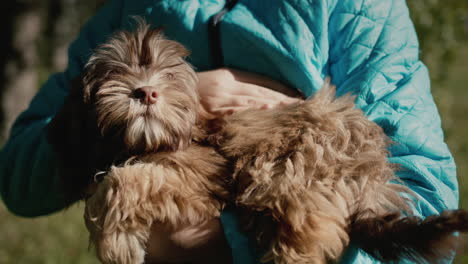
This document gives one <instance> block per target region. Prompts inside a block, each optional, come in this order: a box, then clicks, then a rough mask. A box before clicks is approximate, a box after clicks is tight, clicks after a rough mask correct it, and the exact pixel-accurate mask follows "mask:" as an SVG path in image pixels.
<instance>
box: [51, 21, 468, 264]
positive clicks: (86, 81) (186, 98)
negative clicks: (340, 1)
mask: <svg viewBox="0 0 468 264" xmlns="http://www.w3.org/2000/svg"><path fill="white" fill-rule="evenodd" d="M140 23H141V24H140V26H139V28H138V30H137V31H136V33H129V32H120V33H118V34H116V35H115V36H114V37H113V38H112V39H110V41H109V42H108V43H107V44H104V45H103V46H101V47H100V48H99V49H98V50H97V51H96V52H95V54H94V55H93V56H92V57H91V59H90V61H89V63H88V64H87V66H86V68H85V74H84V77H83V78H82V79H81V80H82V82H81V86H82V87H84V88H83V89H82V90H81V91H82V92H81V93H80V92H77V93H76V94H73V93H72V95H71V99H70V100H72V101H74V100H78V101H81V102H79V103H70V104H69V107H68V109H67V106H68V105H67V106H66V107H65V110H62V112H61V113H60V114H59V115H58V117H57V118H56V119H55V120H54V122H53V125H52V126H51V135H57V134H60V132H57V131H61V130H60V129H61V128H63V127H64V125H63V124H62V123H65V124H68V125H65V127H69V126H70V125H69V123H70V122H68V120H66V117H67V114H70V115H74V114H77V115H78V116H79V115H82V116H84V118H83V117H81V119H80V120H83V122H85V123H86V127H85V129H89V130H90V131H89V132H87V133H84V134H85V135H88V133H89V136H85V139H86V140H85V143H86V144H84V145H85V146H84V147H83V148H86V147H88V148H89V149H88V152H93V151H94V152H96V153H97V154H93V158H94V157H97V158H96V159H97V160H98V162H97V161H90V162H89V163H85V166H86V167H89V168H87V170H86V173H90V174H89V175H93V173H91V172H93V170H97V169H102V168H104V169H105V168H106V166H109V165H110V164H112V163H115V164H117V166H112V167H110V168H108V169H106V172H105V176H104V178H103V181H102V182H101V183H99V184H97V186H96V185H95V188H94V190H92V193H93V195H91V196H90V197H89V198H88V199H87V200H86V209H85V220H86V225H87V227H88V229H89V231H90V239H91V242H92V243H93V244H95V245H96V248H97V254H98V257H99V259H100V260H101V261H102V262H104V263H142V262H143V261H144V258H145V247H146V243H147V239H148V237H149V234H150V231H151V225H152V224H153V223H157V222H160V223H165V224H166V225H169V226H180V225H187V224H189V225H190V224H197V223H203V222H206V221H210V220H212V219H214V218H216V217H218V216H219V214H220V211H221V210H222V208H223V207H224V205H225V204H226V202H228V201H229V200H231V201H232V202H234V203H236V204H237V205H238V206H239V207H240V208H241V209H243V213H242V216H243V218H244V219H245V223H246V228H247V229H249V227H250V230H255V232H256V235H257V238H258V240H259V248H260V250H261V251H265V252H266V254H265V256H264V260H265V261H267V260H273V261H274V262H275V263H325V262H326V261H330V260H332V261H335V260H337V259H338V258H339V257H340V256H341V254H342V252H343V250H344V249H345V247H346V246H347V245H348V243H349V241H350V240H351V239H355V240H356V242H358V244H359V245H360V246H361V247H363V248H364V249H365V250H366V251H368V252H369V253H371V254H372V255H374V256H376V257H377V258H380V259H382V260H385V261H388V260H397V259H399V258H401V257H409V258H411V259H413V260H415V261H418V262H420V261H422V259H426V260H428V261H431V262H434V261H436V260H440V259H443V258H445V257H447V256H448V255H450V253H451V250H452V249H453V247H452V246H453V243H452V241H454V240H455V237H454V236H453V234H452V233H453V231H456V230H460V231H464V230H466V229H468V222H467V219H468V214H467V213H465V212H463V211H455V212H447V213H446V214H445V215H443V216H435V217H432V218H428V219H427V220H424V221H422V220H420V219H418V218H414V217H405V216H404V215H405V214H408V215H410V214H411V211H410V208H409V205H408V202H409V201H408V200H406V199H405V198H403V196H401V193H406V194H408V195H411V192H410V190H409V189H408V188H406V187H405V186H404V185H402V184H401V183H397V182H398V179H397V178H396V177H395V174H394V170H395V168H394V166H393V165H391V164H389V163H388V161H387V155H388V151H387V146H388V144H389V140H388V139H387V137H386V136H385V134H384V133H383V131H382V129H381V128H380V127H379V126H378V125H376V124H375V123H373V122H371V121H369V120H368V119H367V118H366V117H365V116H364V115H363V113H362V112H361V111H360V110H358V109H356V108H355V107H354V103H353V101H354V98H353V97H351V96H344V97H341V98H335V93H334V88H333V87H331V86H330V85H329V82H326V85H325V86H324V87H323V88H322V89H321V90H320V91H319V92H318V93H317V94H316V95H315V97H314V98H313V99H310V100H306V101H304V102H301V103H296V104H292V105H289V106H285V107H282V108H278V109H271V110H254V109H253V110H247V111H243V112H239V113H235V114H233V115H231V116H229V117H226V118H225V119H224V120H222V121H219V122H218V125H219V127H218V128H217V129H216V131H211V132H210V135H209V136H208V137H207V136H206V134H207V133H208V131H207V127H206V125H207V120H206V116H205V115H203V114H202V113H203V111H202V110H201V108H200V106H199V102H198V95H197V91H196V81H197V80H196V75H195V73H194V71H193V69H192V68H191V67H190V65H189V64H187V63H186V62H185V61H184V60H183V57H184V56H186V55H187V51H186V50H185V49H184V48H183V47H182V46H181V45H180V44H178V43H176V42H174V41H170V40H167V39H165V38H163V37H162V35H161V34H160V33H159V32H158V31H154V30H150V29H149V27H148V26H147V25H144V24H143V23H142V22H140ZM80 96H82V97H80ZM75 106H76V107H77V108H78V109H82V110H79V111H76V110H73V109H75ZM83 109H84V110H83ZM67 122H68V123H67ZM71 123H73V122H71ZM87 123H91V124H89V125H87ZM54 131H55V133H54ZM63 138H66V137H62V139H63ZM205 144H209V145H205ZM90 146H91V147H90ZM75 147H80V146H75ZM56 149H57V150H58V151H66V149H63V148H60V147H57V148H56ZM215 149H217V151H219V152H217V151H215ZM109 150H112V151H109ZM79 153H80V155H86V149H83V152H82V153H81V152H79ZM219 153H221V155H220V154H219ZM116 156H117V158H116ZM86 157H87V156H86ZM76 158H77V159H79V158H80V157H79V155H77V157H76ZM82 159H84V157H82ZM120 160H127V161H126V162H124V163H119V162H120ZM69 163H70V162H69ZM119 164H120V165H119ZM75 166H76V165H75ZM231 166H232V167H231ZM89 175H88V174H85V175H83V176H82V178H84V179H85V180H82V181H81V182H83V183H86V184H87V185H89V184H90V178H92V177H90V176H89ZM231 175H233V176H232V177H231ZM65 181H67V180H65ZM230 182H233V183H234V185H235V186H234V187H235V191H232V190H231V189H230V188H229V187H230V186H229V185H230V184H229V183H230ZM86 184H84V185H83V186H85V185H86ZM83 186H79V187H78V188H81V187H83ZM78 193H81V194H82V193H83V191H82V190H81V191H79V192H78ZM230 197H234V198H233V199H231V198H230ZM420 237H424V238H425V239H424V240H421V241H420V240H415V238H420Z"/></svg>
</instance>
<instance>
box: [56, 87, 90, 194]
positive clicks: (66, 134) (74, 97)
mask: <svg viewBox="0 0 468 264" xmlns="http://www.w3.org/2000/svg"><path fill="white" fill-rule="evenodd" d="M47 139H48V142H49V143H50V144H51V145H52V149H53V151H54V152H55V154H56V155H57V159H58V161H59V168H58V171H59V174H60V179H61V183H62V187H63V188H64V189H65V193H66V194H68V195H69V197H67V198H69V199H70V202H73V201H74V200H76V199H80V198H81V196H82V191H83V190H84V188H86V186H87V185H88V183H89V180H90V179H89V177H88V174H91V173H92V171H91V168H92V167H93V165H92V164H91V163H90V161H91V160H92V159H93V158H92V157H90V156H92V155H93V154H94V153H93V151H92V149H93V146H94V145H95V144H96V140H97V128H96V127H95V126H94V125H93V121H92V116H90V111H89V110H88V106H87V105H86V103H85V101H84V90H83V82H82V78H78V79H75V80H73V81H72V82H71V87H70V92H69V94H68V96H67V97H66V98H65V102H64V105H63V106H62V108H61V109H60V111H59V112H58V113H57V114H56V116H55V117H54V118H53V119H52V121H51V122H50V123H49V125H48V127H47Z"/></svg>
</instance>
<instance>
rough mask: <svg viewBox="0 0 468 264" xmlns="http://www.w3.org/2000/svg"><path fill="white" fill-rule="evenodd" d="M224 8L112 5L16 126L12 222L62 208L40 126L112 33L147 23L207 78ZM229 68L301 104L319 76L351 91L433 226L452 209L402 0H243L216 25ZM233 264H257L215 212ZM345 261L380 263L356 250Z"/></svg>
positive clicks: (7, 167) (114, 0) (230, 216)
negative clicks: (289, 90) (270, 82)
mask: <svg viewBox="0 0 468 264" xmlns="http://www.w3.org/2000/svg"><path fill="white" fill-rule="evenodd" d="M225 4H226V1H225V0H198V1H195V0H194V1H190V0H140V1H136V0H110V1H108V3H107V4H106V5H105V6H104V7H102V8H101V9H100V11H98V12H97V14H96V15H95V16H94V17H93V18H91V20H90V21H89V22H88V23H87V24H86V25H85V26H84V27H83V29H82V31H81V33H80V34H79V36H78V38H77V39H76V40H75V41H74V42H73V43H72V44H71V46H70V49H69V64H68V67H67V69H66V70H65V71H64V72H62V73H58V74H54V75H52V76H51V77H50V79H49V80H48V81H47V82H46V83H45V84H44V85H43V87H42V89H41V90H40V91H39V92H38V94H37V95H36V96H35V97H34V99H33V100H32V102H31V104H30V106H29V108H28V109H27V110H26V111H25V112H23V113H22V114H21V115H20V116H19V117H18V119H17V120H16V122H15V124H14V126H13V128H12V130H11V135H10V137H9V139H8V141H7V142H6V144H5V146H4V147H3V149H2V151H1V154H0V193H1V196H2V198H3V201H4V203H5V204H6V206H7V207H8V208H9V209H10V210H11V212H13V213H15V214H17V215H21V216H28V217H32V216H39V215H45V214H50V213H52V212H56V211H58V210H60V209H63V208H64V207H65V206H66V205H65V204H64V199H63V193H61V191H60V189H59V188H58V184H57V174H56V169H55V168H56V162H57V161H56V159H55V157H54V155H53V153H52V151H51V146H50V145H49V144H48V143H47V141H46V130H45V127H46V126H47V124H48V123H49V122H50V120H51V118H52V117H53V116H54V115H55V113H57V111H58V110H59V109H60V107H61V106H62V104H63V101H64V97H65V96H66V94H67V92H68V87H69V81H70V80H71V79H72V78H74V77H76V76H78V75H79V74H80V72H81V71H82V69H83V66H84V64H85V63H86V61H87V59H88V58H89V56H90V54H91V53H92V52H93V49H94V48H95V47H96V46H97V45H99V44H100V43H102V42H104V41H105V40H106V39H107V38H108V37H109V35H110V34H111V33H112V32H113V31H115V30H119V29H122V28H128V27H129V25H130V21H131V20H132V19H131V17H132V16H134V15H140V16H144V17H145V18H146V19H147V20H148V21H149V22H150V23H151V24H152V25H154V26H164V28H165V33H166V35H167V36H168V37H169V38H171V39H174V40H177V41H179V42H181V43H183V44H184V45H185V46H186V47H188V48H189V49H190V50H191V51H192V55H191V56H190V58H189V60H190V62H191V63H192V64H193V65H194V66H195V67H196V69H197V70H198V71H204V70H209V69H212V68H213V65H212V60H211V59H212V58H211V56H212V55H211V54H212V53H211V51H210V45H209V34H208V26H207V25H208V23H209V21H210V18H211V17H212V16H213V15H214V14H216V13H218V12H219V11H220V10H222V9H223V7H224V6H225ZM218 28H219V32H220V45H221V51H222V55H223V58H224V65H225V66H227V67H233V68H238V69H241V70H246V71H252V72H257V73H260V74H263V75H266V76H269V77H271V78H273V79H277V80H279V81H282V82H284V83H285V84H287V85H289V86H290V87H294V88H296V89H298V90H299V91H301V92H302V93H303V94H304V95H305V96H310V95H312V94H314V93H315V92H316V91H317V89H319V88H320V87H321V85H322V83H323V80H324V78H325V77H326V76H331V77H332V80H333V82H334V83H335V84H336V85H337V91H338V94H344V93H347V92H352V93H354V94H356V95H357V98H356V103H357V105H358V106H359V107H360V108H361V109H362V110H363V111H364V112H365V114H366V115H367V116H368V117H369V119H371V120H373V121H375V122H376V123H378V124H379V125H380V126H382V127H383V129H384V130H385V132H386V133H387V134H388V135H389V136H390V137H391V138H392V139H393V140H394V141H395V142H396V143H395V144H394V145H392V146H391V149H390V151H391V154H392V156H391V158H390V161H391V162H393V163H398V164H400V166H401V167H402V168H404V170H401V171H400V172H399V173H398V176H399V177H400V178H401V179H402V180H403V183H404V184H406V185H407V186H409V187H410V188H411V189H412V190H413V191H414V192H415V193H416V194H417V201H416V203H415V206H414V211H415V213H416V214H418V215H422V216H428V215H431V214H436V213H438V212H441V211H442V210H444V209H447V208H456V207H457V205H458V186H457V179H456V168H455V164H454V160H453V158H452V156H451V154H450V151H449V150H448V148H447V146H446V144H445V143H444V138H443V132H442V129H441V122H440V118H439V114H438V111H437V108H436V105H435V104H434V101H433V98H432V95H431V91H430V82H429V75H428V71H427V68H426V67H425V66H424V64H423V63H422V62H421V61H420V60H419V47H418V40H417V37H416V34H415V31H414V27H413V24H412V22H411V20H410V17H409V14H408V8H407V6H406V3H405V1H404V0H386V1H381V0H282V1H280V0H268V1H267V0H239V1H238V2H237V4H236V5H235V6H234V7H233V8H232V10H230V11H229V12H228V13H226V14H225V16H224V17H223V18H222V19H221V21H220V22H219V24H218ZM222 222H223V227H224V230H225V235H226V237H227V239H228V242H229V244H230V246H231V247H232V250H233V256H234V261H235V263H243V264H245V263H256V254H255V251H254V249H253V247H252V245H251V244H252V241H250V240H249V239H248V237H247V236H246V235H245V234H243V233H242V232H240V231H239V226H238V224H237V219H236V217H235V209H231V210H226V211H225V212H223V214H222ZM342 263H377V261H376V260H373V259H371V258H370V257H369V256H367V255H366V254H365V253H364V252H362V251H361V250H360V249H358V248H356V247H354V246H353V245H351V246H350V248H349V249H348V250H347V252H346V254H345V255H344V257H343V259H342Z"/></svg>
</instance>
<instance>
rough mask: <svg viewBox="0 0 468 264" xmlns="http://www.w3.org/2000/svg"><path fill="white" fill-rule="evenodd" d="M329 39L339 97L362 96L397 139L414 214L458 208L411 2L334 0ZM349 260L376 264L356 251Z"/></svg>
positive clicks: (396, 159) (396, 155) (395, 158)
mask: <svg viewBox="0 0 468 264" xmlns="http://www.w3.org/2000/svg"><path fill="white" fill-rule="evenodd" d="M330 2H331V1H330ZM329 34H330V35H329V39H330V52H329V53H330V54H329V56H330V57H329V72H330V75H331V76H332V80H333V82H334V83H335V84H336V85H337V87H338V88H337V89H338V93H340V94H343V93H347V92H353V93H355V94H357V101H356V102H357V104H358V106H359V107H361V108H362V109H363V110H364V112H365V113H366V115H367V116H368V117H369V118H370V119H371V120H373V121H375V122H376V123H378V124H379V125H380V126H382V127H383V129H384V130H385V132H386V134H387V135H389V136H390V137H391V138H392V140H394V141H395V144H394V145H393V146H392V147H391V149H390V150H391V154H392V157H391V158H390V161H391V162H393V163H397V164H399V165H400V166H401V168H402V170H401V171H400V172H399V173H398V176H399V177H400V178H401V179H402V180H403V182H404V184H405V185H407V186H408V187H409V188H411V189H412V190H413V191H414V192H415V193H416V194H417V197H416V205H415V207H414V212H415V214H417V215H420V216H429V215H432V214H437V213H439V212H441V211H443V210H446V209H453V208H456V207H457V206H458V186H457V179H456V170H455V169H456V168H455V164H454V160H453V158H452V155H451V154H450V151H449V150H448V148H447V146H446V144H445V143H444V136H443V132H442V129H441V121H440V117H439V114H438V111H437V108H436V105H435V103H434V101H433V98H432V95H431V91H430V81H429V75H428V71H427V68H426V67H425V65H424V64H423V63H422V62H421V61H420V60H419V57H418V53H419V47H418V40H417V37H416V33H415V31H414V27H413V24H412V21H411V20H410V17H409V14H408V8H407V6H406V3H405V1H404V0H391V1H380V0H359V1H336V3H335V6H334V7H333V10H332V11H331V12H330V20H329ZM343 262H344V263H374V262H376V261H375V260H371V259H370V258H369V257H367V256H365V254H364V253H363V252H361V251H360V250H355V249H351V250H349V252H348V254H347V255H346V256H345V257H344V259H343Z"/></svg>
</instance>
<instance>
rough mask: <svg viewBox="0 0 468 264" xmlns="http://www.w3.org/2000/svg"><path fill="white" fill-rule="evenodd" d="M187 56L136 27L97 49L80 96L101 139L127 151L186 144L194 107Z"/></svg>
mask: <svg viewBox="0 0 468 264" xmlns="http://www.w3.org/2000/svg"><path fill="white" fill-rule="evenodd" d="M187 55H188V51H187V50H186V49H185V48H184V47H183V46H182V45H181V44H179V43H177V42H175V41H171V40H168V39H165V38H164V37H163V35H162V34H161V33H160V32H159V31H157V30H151V29H150V28H149V26H148V25H144V24H141V25H140V26H139V28H138V30H137V31H136V32H133V33H130V32H120V33H118V34H117V35H115V36H114V37H113V38H112V39H110V41H108V42H107V43H106V44H104V45H102V46H101V47H100V48H99V49H98V50H97V51H96V52H95V53H94V55H93V56H92V57H91V58H90V60H89V62H88V64H87V65H86V68H85V76H84V78H83V82H84V97H85V102H86V103H87V104H91V105H92V106H93V107H94V108H95V111H96V120H97V125H98V128H99V130H100V132H101V134H102V136H104V137H118V138H121V139H122V140H123V141H124V142H123V143H124V145H125V147H126V148H127V150H128V151H131V152H149V151H155V150H176V149H178V148H179V147H183V146H186V145H187V144H188V143H189V142H190V139H191V130H192V126H193V125H194V124H195V121H196V117H197V111H198V107H199V98H198V93H197V90H196V83H197V77H196V74H195V72H194V70H193V69H192V67H191V66H190V65H189V64H188V63H187V62H186V61H185V60H184V57H186V56H187Z"/></svg>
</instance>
